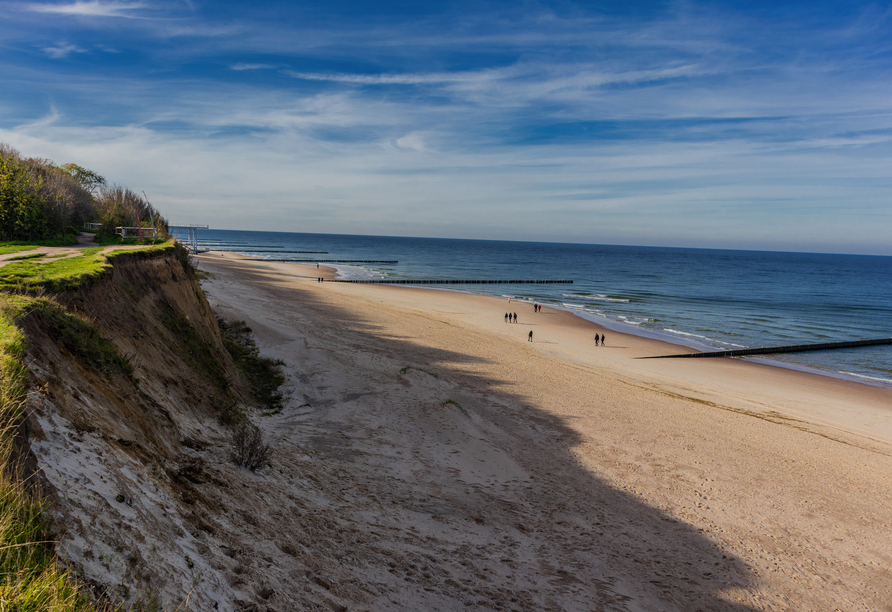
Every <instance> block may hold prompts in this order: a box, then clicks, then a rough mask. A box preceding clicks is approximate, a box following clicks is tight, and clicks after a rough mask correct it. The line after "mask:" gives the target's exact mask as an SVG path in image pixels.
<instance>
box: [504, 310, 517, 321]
mask: <svg viewBox="0 0 892 612" xmlns="http://www.w3.org/2000/svg"><path fill="white" fill-rule="evenodd" d="M512 318H513V319H514V321H513V322H514V323H517V313H516V312H515V313H514V314H512V313H510V312H506V313H505V323H511V322H512V321H511V319H512Z"/></svg>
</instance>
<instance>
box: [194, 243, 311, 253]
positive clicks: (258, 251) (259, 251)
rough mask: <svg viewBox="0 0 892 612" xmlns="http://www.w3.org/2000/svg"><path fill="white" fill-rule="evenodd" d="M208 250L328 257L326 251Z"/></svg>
mask: <svg viewBox="0 0 892 612" xmlns="http://www.w3.org/2000/svg"><path fill="white" fill-rule="evenodd" d="M218 246H219V245H218ZM210 250H211V251H225V252H226V253H229V252H235V253H240V252H242V251H246V252H248V253H301V254H304V255H311V254H312V255H328V251H280V250H279V249H276V250H265V249H252V248H250V247H242V246H237V247H230V248H228V249H215V248H210Z"/></svg>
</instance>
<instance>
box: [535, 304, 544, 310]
mask: <svg viewBox="0 0 892 612" xmlns="http://www.w3.org/2000/svg"><path fill="white" fill-rule="evenodd" d="M533 312H542V304H533Z"/></svg>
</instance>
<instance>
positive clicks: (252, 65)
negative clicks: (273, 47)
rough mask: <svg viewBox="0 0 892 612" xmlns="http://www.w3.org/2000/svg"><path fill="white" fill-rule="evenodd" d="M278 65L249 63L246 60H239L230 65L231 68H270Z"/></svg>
mask: <svg viewBox="0 0 892 612" xmlns="http://www.w3.org/2000/svg"><path fill="white" fill-rule="evenodd" d="M277 67H278V66H276V65H274V64H248V63H245V62H239V63H237V64H233V65H231V66H230V67H229V69H230V70H269V69H271V68H277Z"/></svg>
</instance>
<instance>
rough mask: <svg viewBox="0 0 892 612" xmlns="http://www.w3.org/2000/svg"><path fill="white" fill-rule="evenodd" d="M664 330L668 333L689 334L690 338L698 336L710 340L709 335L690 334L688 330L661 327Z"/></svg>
mask: <svg viewBox="0 0 892 612" xmlns="http://www.w3.org/2000/svg"><path fill="white" fill-rule="evenodd" d="M663 331H664V332H669V333H670V334H678V335H679V336H690V337H692V338H700V339H701V340H712V338H710V337H709V336H701V335H699V334H691V333H689V332H683V331H678V330H677V329H669V328H668V327H664V328H663Z"/></svg>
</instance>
